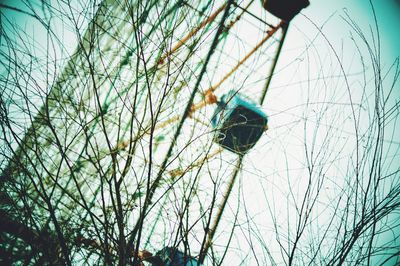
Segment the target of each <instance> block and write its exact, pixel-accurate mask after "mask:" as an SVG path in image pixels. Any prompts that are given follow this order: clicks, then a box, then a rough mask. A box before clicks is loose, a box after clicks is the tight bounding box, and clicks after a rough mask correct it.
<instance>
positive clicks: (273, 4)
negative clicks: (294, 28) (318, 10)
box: [263, 0, 310, 22]
mask: <svg viewBox="0 0 400 266" xmlns="http://www.w3.org/2000/svg"><path fill="white" fill-rule="evenodd" d="M309 4H310V2H309V1H308V0H263V6H264V8H265V9H266V10H267V11H268V12H270V13H271V14H272V15H274V16H276V17H278V18H280V19H283V20H285V21H286V22H289V21H290V20H292V19H293V18H294V17H295V16H296V15H297V14H298V13H299V12H300V11H301V10H302V9H303V8H306V7H307V6H308V5H309Z"/></svg>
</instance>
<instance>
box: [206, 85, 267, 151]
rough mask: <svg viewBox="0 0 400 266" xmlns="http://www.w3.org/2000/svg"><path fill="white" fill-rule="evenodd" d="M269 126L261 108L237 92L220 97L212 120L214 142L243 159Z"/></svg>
mask: <svg viewBox="0 0 400 266" xmlns="http://www.w3.org/2000/svg"><path fill="white" fill-rule="evenodd" d="M267 123H268V117H267V115H266V114H265V113H264V112H263V111H261V109H260V107H259V106H258V105H257V104H255V103H254V102H252V101H251V100H249V99H247V98H246V97H245V96H244V95H242V94H240V93H238V92H236V91H230V92H228V93H227V94H225V95H223V96H222V97H221V100H220V101H218V102H217V108H216V110H215V112H214V115H213V118H212V120H211V124H212V126H213V128H214V129H215V136H214V141H215V142H217V143H218V144H220V145H221V146H222V147H223V148H226V149H228V150H230V151H232V152H234V153H236V154H240V155H243V154H245V153H247V152H248V151H249V150H250V149H251V148H252V147H254V145H255V144H256V143H257V141H258V140H259V139H260V137H261V135H262V134H263V132H264V131H265V130H266V129H267Z"/></svg>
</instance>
